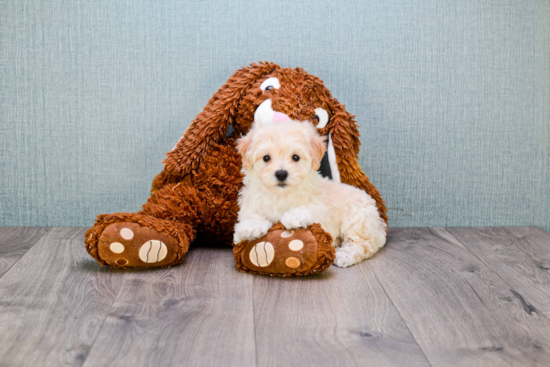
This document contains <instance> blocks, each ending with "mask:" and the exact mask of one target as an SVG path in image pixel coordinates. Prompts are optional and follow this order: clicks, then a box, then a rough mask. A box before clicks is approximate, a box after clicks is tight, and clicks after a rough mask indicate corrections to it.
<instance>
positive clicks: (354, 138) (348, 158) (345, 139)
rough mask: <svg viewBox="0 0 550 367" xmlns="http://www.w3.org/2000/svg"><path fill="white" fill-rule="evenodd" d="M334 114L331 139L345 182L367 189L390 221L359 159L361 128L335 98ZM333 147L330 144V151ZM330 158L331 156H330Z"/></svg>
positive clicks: (380, 211)
mask: <svg viewBox="0 0 550 367" xmlns="http://www.w3.org/2000/svg"><path fill="white" fill-rule="evenodd" d="M333 106H334V114H333V116H332V118H331V121H330V123H329V124H330V125H331V126H330V127H329V132H330V141H331V142H332V145H333V147H334V152H335V153H336V162H337V164H338V171H339V173H340V180H341V181H342V182H343V183H346V184H348V185H352V186H355V187H358V188H360V189H362V190H364V191H366V192H367V193H368V194H369V195H370V196H371V197H372V198H373V199H374V200H375V201H376V206H377V207H378V211H379V213H380V217H381V218H382V219H384V221H385V222H386V223H388V216H387V214H386V211H387V209H386V206H385V205H384V200H382V197H381V196H380V193H379V192H378V189H377V188H376V187H374V185H373V184H372V183H370V181H369V179H368V177H367V175H365V173H364V172H363V171H362V170H361V166H360V165H359V162H358V161H357V157H358V154H359V145H360V144H361V142H360V141H359V130H358V129H357V127H358V126H357V124H356V123H355V120H354V117H355V116H352V115H350V114H349V113H348V112H347V111H346V109H345V108H344V106H343V105H342V104H340V103H339V102H338V101H336V100H334V103H333ZM330 149H331V147H330V146H329V153H330ZM329 159H330V157H329Z"/></svg>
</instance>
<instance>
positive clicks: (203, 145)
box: [85, 62, 387, 270]
mask: <svg viewBox="0 0 550 367" xmlns="http://www.w3.org/2000/svg"><path fill="white" fill-rule="evenodd" d="M269 77H276V78H278V79H279V81H280V84H281V86H280V88H279V89H272V90H266V91H262V90H261V89H260V85H261V83H262V82H263V81H264V80H266V79H267V78H269ZM268 98H269V99H271V101H272V108H273V110H275V111H278V112H282V113H285V114H287V115H288V116H289V117H290V118H291V119H295V120H309V121H314V115H315V112H314V110H315V108H318V107H322V108H324V109H325V110H326V111H327V112H328V114H329V122H328V124H327V125H326V127H324V128H322V129H319V132H320V134H321V135H327V134H329V133H330V135H331V137H332V141H333V145H334V149H335V153H336V160H337V163H338V168H339V172H340V178H341V181H342V182H344V183H347V184H350V185H353V186H356V187H358V188H360V189H362V190H364V191H366V192H367V193H368V194H369V195H370V196H372V198H373V199H374V200H375V201H376V204H377V207H378V210H379V212H380V216H381V217H382V218H383V219H384V221H386V222H387V215H386V207H385V206H384V201H383V200H382V197H381V196H380V193H379V192H378V190H377V189H376V187H374V186H373V185H372V184H371V183H370V181H369V179H368V178H367V176H366V175H365V174H364V173H363V171H362V170H361V167H360V166H359V163H358V159H357V157H358V153H359V144H360V142H359V132H358V130H357V125H356V123H355V121H354V116H352V115H350V114H349V113H348V112H347V111H346V110H345V108H344V105H342V104H341V103H339V102H338V101H337V100H336V99H335V98H333V97H332V96H331V94H330V92H329V90H328V89H327V88H326V87H325V86H324V85H323V82H322V81H321V79H319V78H318V77H316V76H313V75H310V74H308V73H306V72H305V71H304V70H303V69H301V68H296V69H291V68H281V67H279V66H278V65H276V64H273V63H268V62H261V63H259V64H252V65H251V66H249V67H244V68H242V69H240V70H238V71H237V72H236V73H235V74H233V75H232V76H231V78H229V80H228V81H227V82H226V83H225V84H224V85H223V86H222V87H221V88H220V89H219V90H218V91H217V92H216V93H215V94H214V95H213V96H212V98H211V99H210V101H209V102H208V104H207V105H206V107H205V108H204V110H203V111H202V112H201V113H199V114H198V115H197V117H196V118H195V119H194V120H193V122H192V124H191V126H190V127H189V128H188V129H187V131H186V132H185V134H184V135H183V136H182V138H181V139H180V141H179V142H178V144H177V145H176V147H175V148H174V149H173V150H172V151H171V152H169V153H168V154H167V155H166V159H165V160H164V162H163V163H164V170H163V171H162V172H161V173H160V174H159V175H157V177H155V179H154V180H153V185H152V186H153V188H152V195H151V197H150V198H149V200H148V201H147V203H146V204H145V205H144V206H143V208H142V210H141V211H140V212H139V213H137V214H135V213H115V214H111V215H100V216H98V218H97V220H96V223H95V225H94V226H93V227H92V228H90V229H89V230H88V231H87V232H86V239H85V242H86V248H87V250H88V252H89V253H90V255H92V256H93V257H94V258H95V259H96V260H97V261H98V262H100V263H101V264H102V265H104V264H108V265H111V266H113V267H121V266H120V265H117V264H116V263H113V262H112V261H111V262H109V261H106V260H105V259H102V258H101V256H99V252H100V251H98V248H99V247H100V246H108V245H109V241H115V240H116V241H118V242H121V243H122V244H123V245H124V246H125V248H129V247H132V246H138V245H140V246H141V244H138V243H132V240H131V239H130V240H125V239H124V240H123V239H116V238H114V237H109V236H106V235H103V237H102V233H103V232H104V230H105V228H106V227H107V226H109V225H110V224H112V223H116V222H121V223H122V222H123V223H137V224H139V225H140V226H143V227H147V228H149V229H151V230H153V231H156V232H158V233H163V234H168V235H170V236H171V237H172V238H173V239H174V241H177V243H178V246H179V249H177V250H174V251H177V252H178V253H177V256H176V255H175V256H174V259H175V260H174V261H173V262H171V263H169V264H164V265H162V266H169V265H174V264H177V263H179V262H181V261H182V259H183V256H184V255H185V253H186V252H187V250H188V248H189V245H190V244H191V243H192V242H193V241H194V240H195V238H196V237H197V234H200V236H201V240H202V239H203V238H204V239H206V240H210V241H218V242H223V243H227V244H231V242H232V233H233V227H234V225H235V221H236V217H237V211H238V205H237V195H238V191H239V188H240V187H241V185H242V174H241V172H240V170H241V165H242V163H241V157H240V156H239V154H238V153H237V152H236V150H235V141H234V140H235V138H236V137H238V136H240V135H241V134H246V133H247V131H248V129H249V128H250V126H251V124H252V122H253V121H254V113H255V111H256V109H257V108H258V106H259V105H260V104H261V103H262V102H264V101H265V100H266V99H268ZM230 125H232V126H233V128H234V130H235V131H234V132H233V134H232V135H231V136H230V137H226V135H227V133H228V131H229V128H230ZM319 230H320V229H319ZM320 231H322V230H320ZM315 236H316V238H318V240H319V241H324V240H323V239H322V238H324V237H323V235H322V233H321V232H319V231H317V232H316V233H315ZM169 251H170V249H169ZM331 262H332V260H331V261H330V263H331ZM138 263H139V259H137V260H136V261H133V260H130V262H129V263H126V264H125V266H124V267H133V266H155V265H154V264H138ZM330 263H329V264H330ZM319 269H320V268H319ZM323 269H324V268H323ZM241 270H244V269H241Z"/></svg>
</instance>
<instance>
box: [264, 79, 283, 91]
mask: <svg viewBox="0 0 550 367" xmlns="http://www.w3.org/2000/svg"><path fill="white" fill-rule="evenodd" d="M273 88H275V89H279V88H281V84H280V83H279V79H277V78H267V79H266V80H264V82H263V83H262V85H260V89H261V90H262V91H264V92H265V91H266V90H273Z"/></svg>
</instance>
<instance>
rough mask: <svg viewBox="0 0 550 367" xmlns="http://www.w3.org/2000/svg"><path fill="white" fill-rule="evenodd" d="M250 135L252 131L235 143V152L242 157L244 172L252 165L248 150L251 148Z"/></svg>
mask: <svg viewBox="0 0 550 367" xmlns="http://www.w3.org/2000/svg"><path fill="white" fill-rule="evenodd" d="M252 134H253V131H250V132H249V133H248V134H247V135H245V136H243V137H242V138H239V139H238V140H237V141H236V143H237V151H238V152H239V154H240V155H241V157H242V161H243V168H244V169H245V170H247V169H248V168H249V167H250V165H251V164H252V152H251V150H250V149H251V148H252Z"/></svg>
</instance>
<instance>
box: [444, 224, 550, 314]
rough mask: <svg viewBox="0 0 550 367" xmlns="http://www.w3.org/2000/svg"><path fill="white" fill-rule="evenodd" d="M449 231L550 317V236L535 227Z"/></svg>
mask: <svg viewBox="0 0 550 367" xmlns="http://www.w3.org/2000/svg"><path fill="white" fill-rule="evenodd" d="M446 230H447V231H448V232H449V233H451V234H452V235H453V236H454V237H455V238H456V239H457V240H458V241H460V243H462V244H463V245H464V246H466V247H467V248H468V250H470V251H471V252H472V253H473V254H474V255H476V256H477V257H478V258H480V259H481V260H482V261H483V262H484V263H485V264H487V265H488V266H489V267H490V268H491V269H492V270H493V271H494V272H495V273H497V274H498V275H499V276H500V277H501V278H502V280H504V281H505V282H506V283H508V284H509V285H510V286H511V287H512V288H514V289H516V290H517V291H518V292H519V293H521V295H522V296H523V297H524V298H525V300H526V301H527V302H529V303H531V304H532V305H533V306H535V307H536V309H537V310H538V311H539V312H541V313H542V314H544V315H546V316H547V317H550V234H548V233H546V232H544V231H542V230H541V229H539V228H536V227H509V228H502V227H500V228H499V227H493V228H448V229H446Z"/></svg>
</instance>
